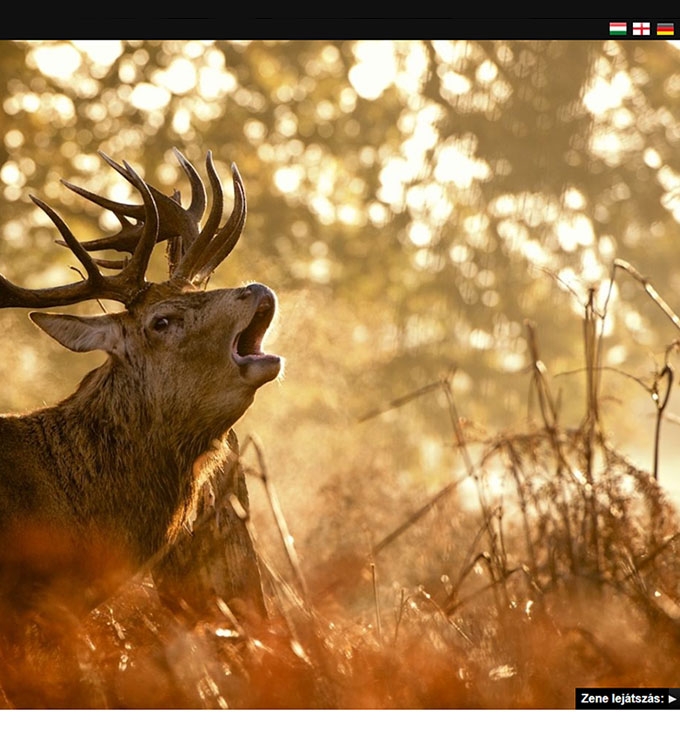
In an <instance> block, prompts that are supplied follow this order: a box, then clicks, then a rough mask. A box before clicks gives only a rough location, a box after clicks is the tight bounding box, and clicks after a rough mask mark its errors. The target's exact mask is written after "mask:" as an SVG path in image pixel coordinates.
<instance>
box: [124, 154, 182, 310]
mask: <svg viewBox="0 0 680 730" xmlns="http://www.w3.org/2000/svg"><path fill="white" fill-rule="evenodd" d="M123 164H124V165H125V170H126V171H127V173H128V176H129V177H127V176H126V177H127V179H128V180H130V183H131V184H132V185H134V187H135V188H137V190H139V192H140V194H141V196H142V200H143V203H144V228H143V230H142V235H141V237H140V239H139V243H138V244H137V246H136V248H135V250H134V253H133V254H132V258H131V259H130V261H129V262H128V264H127V266H126V267H125V268H124V269H123V270H122V272H121V273H120V274H118V276H117V277H111V281H114V280H116V279H118V278H120V280H121V281H124V280H125V283H126V284H127V283H128V282H127V279H128V278H129V279H130V282H129V283H130V284H132V285H133V286H137V291H136V292H134V294H136V293H137V292H138V291H139V289H141V288H142V287H143V286H144V284H145V282H146V279H145V274H146V268H147V266H148V265H149V259H150V258H151V254H152V252H153V248H154V246H155V245H156V242H157V241H158V240H159V239H158V232H159V230H160V213H159V211H158V208H157V207H156V200H155V196H154V195H153V194H152V191H151V188H150V186H148V185H147V184H146V183H145V182H144V180H142V178H141V177H140V176H139V175H138V174H137V173H136V172H135V171H134V170H133V169H132V167H130V165H128V163H127V162H124V163H123ZM163 197H165V196H163ZM168 200H170V198H168ZM171 202H173V203H174V201H171ZM134 294H133V296H134ZM125 301H126V303H127V302H129V301H130V299H126V300H125Z"/></svg>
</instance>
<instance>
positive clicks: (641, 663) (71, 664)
mask: <svg viewBox="0 0 680 730" xmlns="http://www.w3.org/2000/svg"><path fill="white" fill-rule="evenodd" d="M620 268H624V267H623V265H622V264H621V265H620ZM645 286H649V285H648V284H647V283H646V282H645ZM603 316H604V315H597V314H596V312H595V309H594V306H593V303H592V298H591V300H590V301H589V302H588V304H587V306H586V313H585V317H584V343H585V353H586V363H585V368H584V372H585V376H586V381H587V400H586V408H585V412H584V415H583V420H582V423H581V424H580V425H579V426H578V427H576V428H565V427H562V426H561V425H560V423H559V411H558V408H557V406H556V403H555V399H554V397H553V395H552V393H551V386H550V381H549V379H548V376H547V371H546V368H545V366H544V364H543V363H542V362H541V360H540V357H539V347H538V344H537V335H536V333H535V332H534V330H533V328H532V327H531V326H530V325H529V326H528V330H527V332H528V335H527V336H528V340H529V343H530V351H531V353H532V365H533V367H532V398H533V400H534V404H535V406H536V411H537V413H538V414H539V418H538V421H537V422H536V423H534V425H533V426H532V427H531V428H527V429H526V430H525V431H523V432H522V433H504V434H499V435H497V436H495V437H493V438H488V439H485V440H484V441H482V442H479V441H478V442H476V443H472V441H471V439H470V438H469V436H468V433H467V432H466V429H465V427H464V422H463V421H462V420H461V419H460V417H459V413H458V409H457V406H456V403H455V399H454V396H453V390H452V388H451V387H450V379H449V376H447V377H446V378H444V379H443V380H442V381H441V382H439V383H434V384H432V385H430V386H426V387H425V388H423V389H421V390H420V391H418V392H417V393H413V394H410V395H407V396H404V397H402V398H399V399H397V400H395V402H394V403H392V404H389V405H388V406H387V407H386V409H388V408H400V407H401V406H402V405H403V404H404V403H406V402H408V401H409V400H412V399H414V398H418V397H421V396H422V395H424V394H425V393H429V392H432V391H433V390H437V389H441V392H442V393H443V394H444V396H445V402H446V404H447V408H448V409H449V413H450V416H451V424H452V430H451V438H452V441H453V444H454V446H455V448H456V449H457V450H458V452H459V454H460V463H461V465H462V474H461V475H459V476H456V477H455V478H454V479H452V481H450V482H449V483H447V484H445V485H444V486H443V487H442V488H441V489H440V491H439V492H438V493H437V494H436V495H435V496H434V497H433V498H431V499H430V500H429V501H428V502H427V503H425V504H423V505H422V506H421V507H420V508H419V509H416V510H413V512H412V513H411V514H410V515H409V516H408V517H407V518H406V519H405V520H404V521H403V523H402V524H401V525H400V526H398V527H397V528H396V529H394V530H393V531H392V532H391V533H390V534H389V535H387V536H386V537H385V538H383V539H382V540H380V541H378V542H376V544H375V545H373V547H372V549H371V550H370V551H369V552H368V554H366V553H365V552H364V551H360V550H355V551H351V550H350V551H347V550H346V549H345V550H342V551H340V550H337V551H334V550H333V549H332V546H331V548H330V549H329V546H328V545H326V546H324V547H325V549H324V550H323V551H320V552H319V554H320V555H321V556H322V560H321V562H320V563H319V564H317V566H316V567H315V570H314V571H313V572H310V573H309V574H305V571H304V570H303V567H302V566H301V565H300V561H299V559H298V556H297V554H296V552H295V550H294V548H293V544H294V543H293V541H292V540H291V539H290V537H291V536H290V534H289V527H288V525H287V524H286V520H285V517H284V515H283V511H282V510H281V508H280V505H279V504H278V500H277V497H276V494H275V492H274V490H273V487H272V485H271V484H270V483H269V479H268V476H267V470H266V464H265V460H264V454H263V451H262V449H261V448H260V447H257V446H256V445H254V449H253V450H251V452H250V456H251V457H252V455H253V453H254V458H253V459H252V461H253V462H254V464H255V467H256V468H254V469H253V468H251V478H250V485H251V490H252V489H253V488H254V487H255V485H256V484H257V482H258V481H259V482H260V483H261V484H262V485H264V487H265V490H266V492H267V494H268V497H269V500H270V504H271V505H272V508H273V511H274V513H275V517H276V521H277V527H278V531H279V536H280V541H281V544H282V545H283V546H284V547H285V556H286V559H285V561H283V562H282V566H281V567H276V565H275V563H274V561H272V560H271V559H270V558H267V553H268V552H270V546H269V545H262V544H257V543H256V544H257V546H258V548H259V552H260V555H261V558H262V566H263V576H264V584H265V588H266V593H267V600H268V609H269V614H270V618H269V619H268V620H261V619H258V618H257V617H253V616H249V615H248V614H247V611H244V610H242V611H239V610H238V608H239V607H238V606H232V607H231V608H229V607H227V606H225V605H224V604H222V603H221V602H220V601H215V605H214V610H213V611H212V613H211V615H206V616H204V617H202V618H201V620H200V621H198V622H196V623H192V624H191V625H188V624H186V623H182V621H181V620H179V619H178V618H177V617H176V616H174V615H173V614H172V613H170V612H169V611H168V609H167V608H165V607H164V606H163V605H161V603H160V602H159V600H158V598H157V595H156V593H155V590H154V588H153V585H152V584H151V583H150V581H146V582H145V581H144V580H141V581H140V580H138V581H136V582H132V583H130V584H129V585H127V586H126V587H125V588H124V589H123V590H122V591H120V592H119V593H118V594H117V595H116V596H115V597H114V598H113V599H111V600H110V601H109V602H108V603H107V604H106V605H103V606H101V607H100V608H99V609H97V610H96V611H94V612H93V613H92V614H91V615H90V616H89V617H88V619H87V621H86V622H85V623H83V624H81V625H76V626H71V627H69V629H68V630H69V631H70V632H71V633H70V634H69V635H68V641H67V642H62V646H64V645H65V646H68V647H69V649H68V651H67V652H66V654H68V656H65V655H64V652H63V649H62V651H61V654H60V655H59V656H56V657H55V656H54V655H50V654H45V652H44V651H43V650H41V649H38V648H36V650H35V652H33V653H30V652H29V657H30V658H29V660H27V661H26V662H25V665H24V666H22V667H18V668H17V671H18V672H25V679H26V683H27V685H30V684H32V685H34V687H35V689H34V694H33V700H32V702H33V703H34V704H35V705H36V706H40V705H42V706H71V707H115V708H123V707H125V708H131V707H136V708H147V707H153V708H570V707H573V701H574V687H576V686H598V685H599V686H625V687H635V686H641V687H642V686H673V685H675V684H677V678H678V676H680V526H679V522H678V517H677V514H676V512H675V510H674V508H673V506H672V505H671V504H670V502H669V501H668V499H667V497H666V495H665V493H664V491H663V489H662V488H661V487H660V485H659V484H658V482H657V480H656V479H655V477H654V476H653V475H652V474H649V473H646V472H644V471H641V470H640V469H638V468H636V467H635V466H634V465H633V464H631V463H630V462H629V461H628V460H627V459H626V457H625V456H623V455H622V454H620V453H618V452H617V451H616V450H615V449H613V448H612V447H611V446H610V444H609V443H608V442H607V439H606V436H605V434H604V432H603V429H602V426H601V420H600V405H601V404H600V395H599V379H600V374H601V372H602V370H601V367H600V359H601V358H600V354H601V353H600V346H601V340H600V337H599V330H598V327H599V326H600V323H601V320H602V317H603ZM665 377H666V376H665V375H664V376H663V378H665ZM664 400H665V399H664V398H660V399H659V398H657V401H656V402H658V403H659V404H660V405H661V402H662V401H664ZM663 407H665V402H664V403H663ZM663 407H660V408H659V414H660V416H659V419H658V425H660V423H661V420H662V419H661V416H663ZM377 415H379V413H378V412H376V413H373V414H371V417H375V416H377ZM657 431H658V428H657ZM657 442H658V436H657ZM375 478H376V474H370V475H366V479H371V480H374V479H375ZM353 480H354V482H353V483H354V487H355V488H356V489H359V490H360V489H361V487H362V485H361V484H360V480H361V475H356V474H355V475H354V476H353ZM463 483H466V484H473V485H474V488H475V490H476V494H477V498H478V505H479V506H478V509H477V510H475V511H473V512H471V513H469V514H467V515H466V516H465V518H464V519H463V520H461V517H460V515H459V514H458V513H459V511H460V506H459V503H458V501H457V498H456V494H457V489H458V487H459V486H461V484H463ZM499 484H500V485H502V488H501V489H499V488H498V485H499ZM293 527H294V525H293ZM452 531H456V535H455V536H454V535H452V534H451V532H452ZM451 545H454V546H455V550H453V551H452V550H451V548H450V546H451ZM446 546H448V547H446ZM282 573H284V574H285V575H282ZM400 573H401V576H402V577H401V580H400V585H397V584H396V583H395V581H394V576H395V575H397V576H399V574H400ZM414 575H415V576H418V578H417V580H413V578H412V577H413V576H414ZM383 576H388V577H387V578H384V577H383ZM405 576H408V579H405ZM241 608H243V607H241ZM232 609H233V611H232ZM650 648H651V649H650Z"/></svg>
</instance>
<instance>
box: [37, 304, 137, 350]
mask: <svg viewBox="0 0 680 730" xmlns="http://www.w3.org/2000/svg"><path fill="white" fill-rule="evenodd" d="M29 316H30V318H31V319H32V320H33V321H34V322H35V323H36V324H37V325H38V327H40V329H42V330H44V331H45V332H47V334H48V335H49V336H50V337H53V338H54V339H55V340H56V341H57V342H59V343H61V344H62V345H63V346H64V347H68V349H69V350H73V351H74V352H90V351H91V350H104V351H105V352H108V353H109V354H111V355H114V354H116V353H117V352H120V350H121V347H122V343H123V336H122V331H121V328H120V323H119V322H118V319H117V317H116V316H115V315H111V314H102V315H99V316H94V317H76V316H75V315H72V314H46V313H45V312H31V313H30V315H29Z"/></svg>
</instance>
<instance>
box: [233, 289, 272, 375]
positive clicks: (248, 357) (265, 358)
mask: <svg viewBox="0 0 680 730" xmlns="http://www.w3.org/2000/svg"><path fill="white" fill-rule="evenodd" d="M262 288H263V289H264V287H262ZM275 311H276V300H275V299H274V295H273V294H272V293H271V292H270V291H269V290H267V289H265V290H264V291H263V292H262V293H261V294H260V301H259V302H258V305H257V309H256V310H255V314H254V315H253V317H252V319H251V320H250V323H249V324H248V326H247V327H246V328H245V329H243V330H241V332H239V333H238V334H237V335H236V338H235V339H234V344H233V346H232V357H233V359H234V362H235V363H236V364H237V365H238V366H239V367H240V368H241V369H242V371H244V372H245V373H248V371H249V370H251V369H252V368H249V367H248V366H257V367H256V368H255V370H256V371H257V374H256V373H253V375H254V376H255V379H256V380H258V381H261V382H262V383H264V382H266V381H267V380H272V379H273V378H275V377H276V376H277V375H278V373H279V369H280V367H281V358H279V357H278V356H277V355H269V354H267V353H265V352H262V349H261V346H262V338H263V337H264V334H265V332H266V331H267V328H268V327H269V325H270V324H271V321H272V319H273V317H274V312H275Z"/></svg>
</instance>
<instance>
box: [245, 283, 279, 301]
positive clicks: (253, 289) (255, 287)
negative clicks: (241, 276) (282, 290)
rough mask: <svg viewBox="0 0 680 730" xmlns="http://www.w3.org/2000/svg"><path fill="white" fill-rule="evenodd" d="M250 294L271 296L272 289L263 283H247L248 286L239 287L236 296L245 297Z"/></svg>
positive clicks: (250, 295)
mask: <svg viewBox="0 0 680 730" xmlns="http://www.w3.org/2000/svg"><path fill="white" fill-rule="evenodd" d="M252 296H257V297H272V291H271V289H269V287H266V286H265V285H264V284H248V286H244V287H243V289H241V291H240V293H239V295H238V298H239V299H247V298H248V297H252Z"/></svg>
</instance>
